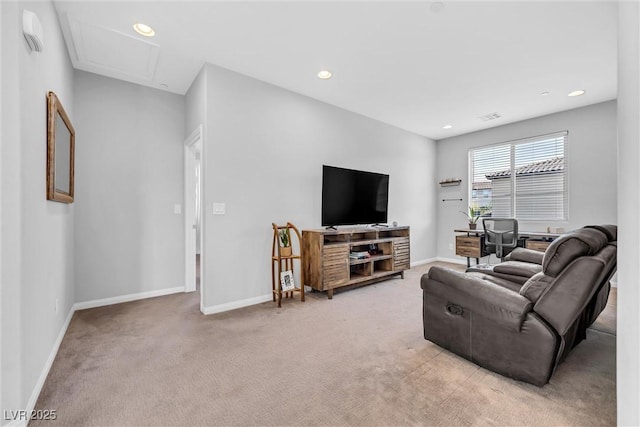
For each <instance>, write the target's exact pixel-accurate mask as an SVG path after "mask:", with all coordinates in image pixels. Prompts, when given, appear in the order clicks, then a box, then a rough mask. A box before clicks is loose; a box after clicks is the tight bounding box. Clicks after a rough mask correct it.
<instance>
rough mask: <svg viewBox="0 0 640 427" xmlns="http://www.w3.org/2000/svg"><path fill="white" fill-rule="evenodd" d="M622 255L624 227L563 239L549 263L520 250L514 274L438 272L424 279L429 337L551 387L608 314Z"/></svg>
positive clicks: (505, 372) (495, 367)
mask: <svg viewBox="0 0 640 427" xmlns="http://www.w3.org/2000/svg"><path fill="white" fill-rule="evenodd" d="M616 254H617V227H616V226H589V227H585V228H582V229H579V230H577V231H575V232H572V233H569V234H566V235H563V236H561V237H560V238H558V239H557V240H555V241H554V242H553V243H552V244H551V245H550V246H549V248H548V249H547V251H546V252H545V253H544V256H543V258H542V259H540V257H539V255H535V254H533V253H527V251H526V250H516V251H514V253H512V255H511V256H510V257H509V261H508V262H509V263H510V264H508V267H507V268H506V269H500V268H497V269H496V268H495V267H494V268H493V269H490V270H486V271H470V272H467V273H461V272H458V271H455V270H451V269H448V268H445V267H437V266H436V267H432V268H431V269H430V270H429V272H428V273H427V274H425V275H424V276H422V279H421V286H422V289H423V323H424V337H425V339H427V340H429V341H432V342H434V343H436V344H438V345H439V346H441V347H444V348H446V349H447V350H450V351H452V352H454V353H456V354H458V355H460V356H462V357H464V358H466V359H468V360H471V361H472V362H474V363H476V364H478V365H480V366H482V367H485V368H487V369H490V370H492V371H494V372H497V373H499V374H502V375H505V376H508V377H511V378H514V379H517V380H521V381H526V382H529V383H532V384H536V385H540V386H541V385H544V384H546V383H547V382H548V381H549V379H550V378H551V375H552V374H553V372H554V370H555V369H556V367H557V366H558V364H559V363H560V362H562V361H563V360H564V358H565V357H566V356H567V354H568V353H569V352H570V351H571V349H572V348H573V347H574V346H575V345H577V344H578V343H579V342H580V341H582V340H583V339H584V338H585V337H586V329H587V328H588V327H589V326H590V325H591V324H592V323H593V322H594V321H595V319H596V318H597V317H598V315H599V314H600V312H601V311H602V310H603V309H604V307H605V305H606V302H607V298H608V295H609V289H610V287H609V286H610V285H609V279H610V278H611V276H612V275H613V274H614V273H615V270H616ZM519 263H520V264H519ZM495 270H498V271H495Z"/></svg>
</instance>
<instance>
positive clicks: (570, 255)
mask: <svg viewBox="0 0 640 427" xmlns="http://www.w3.org/2000/svg"><path fill="white" fill-rule="evenodd" d="M607 242H608V239H607V236H606V235H605V234H604V233H602V232H601V231H598V230H596V229H593V228H581V229H580V230H576V231H574V232H573V233H571V234H565V235H564V236H561V237H560V238H558V239H557V240H554V241H553V242H552V243H551V245H549V247H548V248H547V251H546V252H545V253H544V258H543V259H542V271H544V273H545V274H546V275H547V276H551V277H556V276H557V275H558V274H560V272H561V271H562V270H563V269H564V268H565V267H566V266H567V265H569V264H570V263H571V262H572V261H573V260H575V259H577V258H579V257H581V256H585V255H593V254H595V253H597V252H598V251H599V250H600V249H602V248H603V247H604V246H605V245H606V244H607Z"/></svg>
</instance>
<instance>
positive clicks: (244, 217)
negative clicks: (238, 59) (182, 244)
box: [187, 65, 436, 307]
mask: <svg viewBox="0 0 640 427" xmlns="http://www.w3.org/2000/svg"><path fill="white" fill-rule="evenodd" d="M205 73H206V76H205V78H206V87H207V98H206V111H207V116H206V117H207V118H206V126H207V129H206V138H205V145H204V154H203V156H204V168H205V175H204V177H205V188H204V204H203V206H204V212H203V220H204V233H205V236H204V251H205V253H204V262H205V280H204V284H203V289H204V291H205V294H204V297H205V306H206V307H215V306H219V305H221V304H227V303H233V302H237V301H243V300H250V299H253V298H258V299H259V298H260V297H265V296H268V295H270V293H271V283H270V282H271V271H270V269H269V259H270V255H271V238H272V229H271V223H272V222H276V223H278V224H284V223H286V222H287V221H291V222H292V223H294V224H296V225H297V226H298V227H299V228H300V229H306V228H318V227H319V226H320V214H321V212H320V209H321V187H322V182H321V181H322V165H323V164H329V165H334V166H341V167H347V168H353V169H362V170H368V171H374V172H380V173H388V174H390V188H389V191H390V200H389V222H392V221H397V222H398V223H399V224H402V225H409V226H411V260H412V262H416V261H420V260H426V259H429V258H432V257H434V256H435V244H434V243H435V242H434V240H433V236H434V233H435V229H436V222H435V214H434V212H435V206H434V205H435V185H436V184H435V182H436V177H435V142H433V141H431V140H429V139H427V138H425V137H421V136H418V135H415V134H411V133H409V132H406V131H402V130H400V129H397V128H394V127H392V126H389V125H386V124H383V123H380V122H377V121H374V120H371V119H368V118H365V117H363V116H360V115H357V114H354V113H351V112H348V111H345V110H342V109H339V108H336V107H333V106H330V105H328V104H324V103H322V102H319V101H316V100H313V99H310V98H307V97H305V96H302V95H299V94H295V93H293V92H289V91H287V90H284V89H281V88H279V87H276V86H273V85H269V84H266V83H264V82H260V81H258V80H255V79H252V78H250V77H247V76H243V75H240V74H237V73H234V72H231V71H228V70H225V69H222V68H219V67H216V66H212V65H207V66H206V67H205ZM189 120H190V119H189V118H188V119H187V122H189ZM214 202H224V203H226V215H216V216H214V215H213V214H212V209H213V203H214ZM269 298H270V297H269Z"/></svg>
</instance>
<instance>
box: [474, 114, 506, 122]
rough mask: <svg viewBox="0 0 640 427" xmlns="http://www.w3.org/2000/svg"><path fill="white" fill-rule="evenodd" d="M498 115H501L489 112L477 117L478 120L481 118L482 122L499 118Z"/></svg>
mask: <svg viewBox="0 0 640 427" xmlns="http://www.w3.org/2000/svg"><path fill="white" fill-rule="evenodd" d="M500 117H502V116H501V115H500V114H498V113H489V114H485V115H483V116H480V117H478V118H479V119H480V120H482V121H483V122H488V121H490V120H495V119H499V118H500Z"/></svg>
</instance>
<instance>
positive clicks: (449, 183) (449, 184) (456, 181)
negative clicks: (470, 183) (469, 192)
mask: <svg viewBox="0 0 640 427" xmlns="http://www.w3.org/2000/svg"><path fill="white" fill-rule="evenodd" d="M461 182H462V180H461V179H453V178H452V179H445V180H443V181H440V183H439V184H440V185H441V186H443V187H453V186H454V185H460V183H461Z"/></svg>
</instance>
